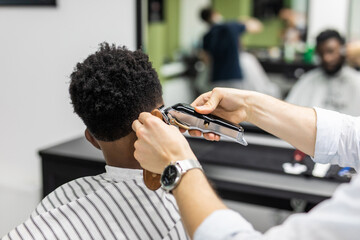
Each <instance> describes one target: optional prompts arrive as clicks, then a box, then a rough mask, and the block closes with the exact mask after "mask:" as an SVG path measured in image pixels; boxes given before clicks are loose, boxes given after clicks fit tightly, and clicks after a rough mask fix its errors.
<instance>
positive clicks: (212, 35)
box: [200, 8, 279, 96]
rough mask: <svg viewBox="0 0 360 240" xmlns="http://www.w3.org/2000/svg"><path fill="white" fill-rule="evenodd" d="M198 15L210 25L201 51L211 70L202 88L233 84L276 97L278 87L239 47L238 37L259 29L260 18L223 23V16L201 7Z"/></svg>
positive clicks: (252, 58) (253, 59) (261, 27)
mask: <svg viewBox="0 0 360 240" xmlns="http://www.w3.org/2000/svg"><path fill="white" fill-rule="evenodd" d="M200 17H201V19H202V20H203V21H204V22H205V23H206V24H207V25H208V26H209V31H208V32H207V33H206V34H205V35H204V37H203V46H202V47H203V51H202V53H201V58H202V59H203V61H204V62H205V63H206V65H207V66H208V68H209V72H210V74H209V76H207V83H208V84H207V85H208V86H207V89H204V91H207V90H209V89H212V88H213V87H233V88H241V89H248V90H254V91H259V92H264V93H268V94H271V95H274V96H279V90H278V88H277V86H276V85H274V84H272V83H271V82H270V80H269V78H268V77H267V75H266V73H265V71H264V70H263V68H262V67H261V65H260V64H259V62H258V61H257V59H256V58H255V57H254V56H252V55H251V54H250V53H246V52H243V51H242V50H241V45H240V38H241V36H242V35H243V34H244V33H246V32H249V33H259V32H261V31H262V29H263V25H262V23H261V22H260V21H259V20H257V19H255V18H249V19H246V20H244V21H226V22H224V21H223V17H222V15H221V14H220V13H218V12H216V11H215V10H214V9H213V8H205V9H203V10H201V12H200Z"/></svg>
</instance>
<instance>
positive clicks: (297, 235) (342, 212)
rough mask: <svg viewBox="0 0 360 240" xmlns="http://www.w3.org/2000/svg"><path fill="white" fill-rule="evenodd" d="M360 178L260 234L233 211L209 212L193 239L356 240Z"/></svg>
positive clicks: (359, 210) (359, 220)
mask: <svg viewBox="0 0 360 240" xmlns="http://www.w3.org/2000/svg"><path fill="white" fill-rule="evenodd" d="M359 189H360V178H359V177H358V176H357V177H355V178H354V179H353V180H352V181H351V183H350V184H342V185H341V186H340V187H339V188H338V189H337V190H336V191H335V193H334V195H333V197H332V198H331V199H329V200H325V201H323V202H322V203H320V204H318V205H317V206H316V207H314V208H313V209H312V210H311V211H310V212H309V213H298V214H293V215H291V216H290V217H289V218H288V219H287V220H286V221H285V222H284V223H283V224H282V225H279V226H276V227H273V228H271V229H270V230H268V231H267V232H265V233H264V234H261V233H259V232H257V231H255V230H254V229H253V227H252V226H251V225H250V223H249V222H247V221H246V220H245V219H244V218H243V217H242V216H241V215H240V214H238V213H236V212H234V211H232V210H219V211H215V212H214V213H212V214H211V215H210V216H209V217H208V218H206V219H205V221H204V222H203V223H202V224H201V225H200V226H199V227H198V229H197V230H196V232H195V235H194V239H195V240H203V239H204V240H205V239H206V240H215V239H216V240H220V239H224V240H225V239H226V240H304V239H306V240H323V239H324V240H338V239H347V240H358V239H359V236H360V204H359V202H360V191H359Z"/></svg>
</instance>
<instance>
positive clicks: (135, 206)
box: [2, 166, 189, 240]
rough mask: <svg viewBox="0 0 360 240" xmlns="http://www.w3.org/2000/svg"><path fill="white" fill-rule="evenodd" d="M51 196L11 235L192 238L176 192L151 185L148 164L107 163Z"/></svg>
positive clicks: (23, 237) (47, 237)
mask: <svg viewBox="0 0 360 240" xmlns="http://www.w3.org/2000/svg"><path fill="white" fill-rule="evenodd" d="M105 169H106V172H105V173H103V174H100V175H97V176H91V177H84V178H79V179H76V180H74V181H71V182H69V183H66V184H64V185H62V186H61V187H59V188H57V189H56V190H55V191H53V192H52V193H50V194H49V195H48V196H47V197H45V198H44V199H43V200H42V201H41V203H40V204H39V205H38V207H37V208H36V209H35V211H34V212H33V213H32V214H31V216H30V218H29V219H27V220H26V221H25V222H24V223H23V224H21V225H19V226H17V227H16V228H15V229H13V230H12V231H11V232H9V233H8V234H7V235H5V236H4V237H3V238H2V240H8V239H36V240H37V239H58V240H62V239H71V240H73V239H95V240H97V239H189V237H188V236H187V234H186V231H185V229H184V227H183V224H182V222H181V219H180V215H179V211H178V208H177V205H176V201H175V199H174V197H173V196H172V195H170V194H167V193H166V192H165V191H163V190H162V189H159V190H157V191H155V192H154V191H150V190H148V189H147V188H146V186H145V184H144V182H143V179H142V170H138V169H136V170H135V169H124V168H116V167H111V166H106V167H105Z"/></svg>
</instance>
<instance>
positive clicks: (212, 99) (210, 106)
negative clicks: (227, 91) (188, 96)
mask: <svg viewBox="0 0 360 240" xmlns="http://www.w3.org/2000/svg"><path fill="white" fill-rule="evenodd" d="M199 98H200V99H199ZM199 98H197V99H196V100H195V101H194V103H193V104H194V105H195V110H196V111H197V112H198V113H201V114H209V113H212V112H213V111H214V110H215V109H216V107H217V106H218V105H219V103H220V101H221V99H222V95H221V90H219V89H217V88H214V89H213V90H212V91H211V92H210V93H204V94H203V95H201V96H200V97H199Z"/></svg>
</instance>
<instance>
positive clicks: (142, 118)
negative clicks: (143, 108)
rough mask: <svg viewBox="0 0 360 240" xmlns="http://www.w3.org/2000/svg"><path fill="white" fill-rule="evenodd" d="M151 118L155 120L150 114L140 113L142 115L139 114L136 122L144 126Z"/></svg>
mask: <svg viewBox="0 0 360 240" xmlns="http://www.w3.org/2000/svg"><path fill="white" fill-rule="evenodd" d="M151 118H157V117H155V116H154V115H152V114H151V113H148V112H142V113H140V115H139V118H138V120H139V121H140V122H141V123H142V124H144V123H145V122H146V121H147V120H149V119H151Z"/></svg>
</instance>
